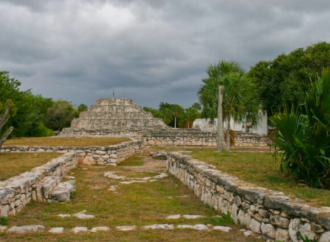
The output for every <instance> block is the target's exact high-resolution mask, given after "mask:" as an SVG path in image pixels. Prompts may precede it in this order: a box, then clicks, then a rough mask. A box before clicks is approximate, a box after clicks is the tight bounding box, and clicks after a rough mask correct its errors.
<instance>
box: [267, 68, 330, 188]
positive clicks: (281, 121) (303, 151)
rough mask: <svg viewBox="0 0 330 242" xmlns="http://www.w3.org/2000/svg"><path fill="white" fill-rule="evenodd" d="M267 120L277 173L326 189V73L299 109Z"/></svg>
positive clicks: (329, 174) (329, 80) (329, 175)
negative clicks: (272, 132)
mask: <svg viewBox="0 0 330 242" xmlns="http://www.w3.org/2000/svg"><path fill="white" fill-rule="evenodd" d="M302 108H304V109H305V110H304V111H305V112H304V113H306V114H302V112H300V111H299V110H298V109H294V108H292V109H291V111H290V112H289V111H288V110H287V109H285V110H284V111H283V112H280V113H279V114H277V115H275V116H274V117H273V118H271V122H272V123H273V124H274V126H275V127H276V135H275V145H276V146H277V147H278V150H277V154H280V156H281V170H282V171H284V172H287V173H288V174H290V175H291V176H293V178H295V179H299V180H302V181H304V182H305V183H306V184H308V185H309V186H312V187H318V188H327V189H329V188H330V162H329V157H330V72H329V71H324V72H323V73H322V75H321V77H319V78H318V79H317V80H316V81H315V82H313V83H312V84H311V87H310V89H309V90H308V92H307V94H306V97H305V103H304V104H303V105H302Z"/></svg>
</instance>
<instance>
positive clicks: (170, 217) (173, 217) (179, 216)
mask: <svg viewBox="0 0 330 242" xmlns="http://www.w3.org/2000/svg"><path fill="white" fill-rule="evenodd" d="M179 218H181V215H180V214H176V215H169V216H167V217H166V219H179Z"/></svg>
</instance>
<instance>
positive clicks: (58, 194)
mask: <svg viewBox="0 0 330 242" xmlns="http://www.w3.org/2000/svg"><path fill="white" fill-rule="evenodd" d="M75 191H76V183H75V181H72V180H71V181H66V182H61V183H59V184H58V186H57V187H56V188H55V189H54V190H53V192H52V193H51V194H50V199H51V200H52V201H56V202H70V200H71V194H73V193H74V192H75Z"/></svg>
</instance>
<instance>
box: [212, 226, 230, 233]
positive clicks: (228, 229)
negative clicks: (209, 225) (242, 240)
mask: <svg viewBox="0 0 330 242" xmlns="http://www.w3.org/2000/svg"><path fill="white" fill-rule="evenodd" d="M213 229H214V230H219V231H222V232H225V233H228V232H230V230H231V228H230V227H226V226H214V227H213Z"/></svg>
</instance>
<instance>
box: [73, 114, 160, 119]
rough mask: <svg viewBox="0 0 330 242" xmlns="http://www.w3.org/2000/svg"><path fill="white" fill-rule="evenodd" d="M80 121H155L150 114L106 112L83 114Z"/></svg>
mask: <svg viewBox="0 0 330 242" xmlns="http://www.w3.org/2000/svg"><path fill="white" fill-rule="evenodd" d="M79 118H80V119H153V118H154V117H153V116H152V114H151V113H148V112H125V113H106V112H102V113H99V112H82V113H80V117H79Z"/></svg>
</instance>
